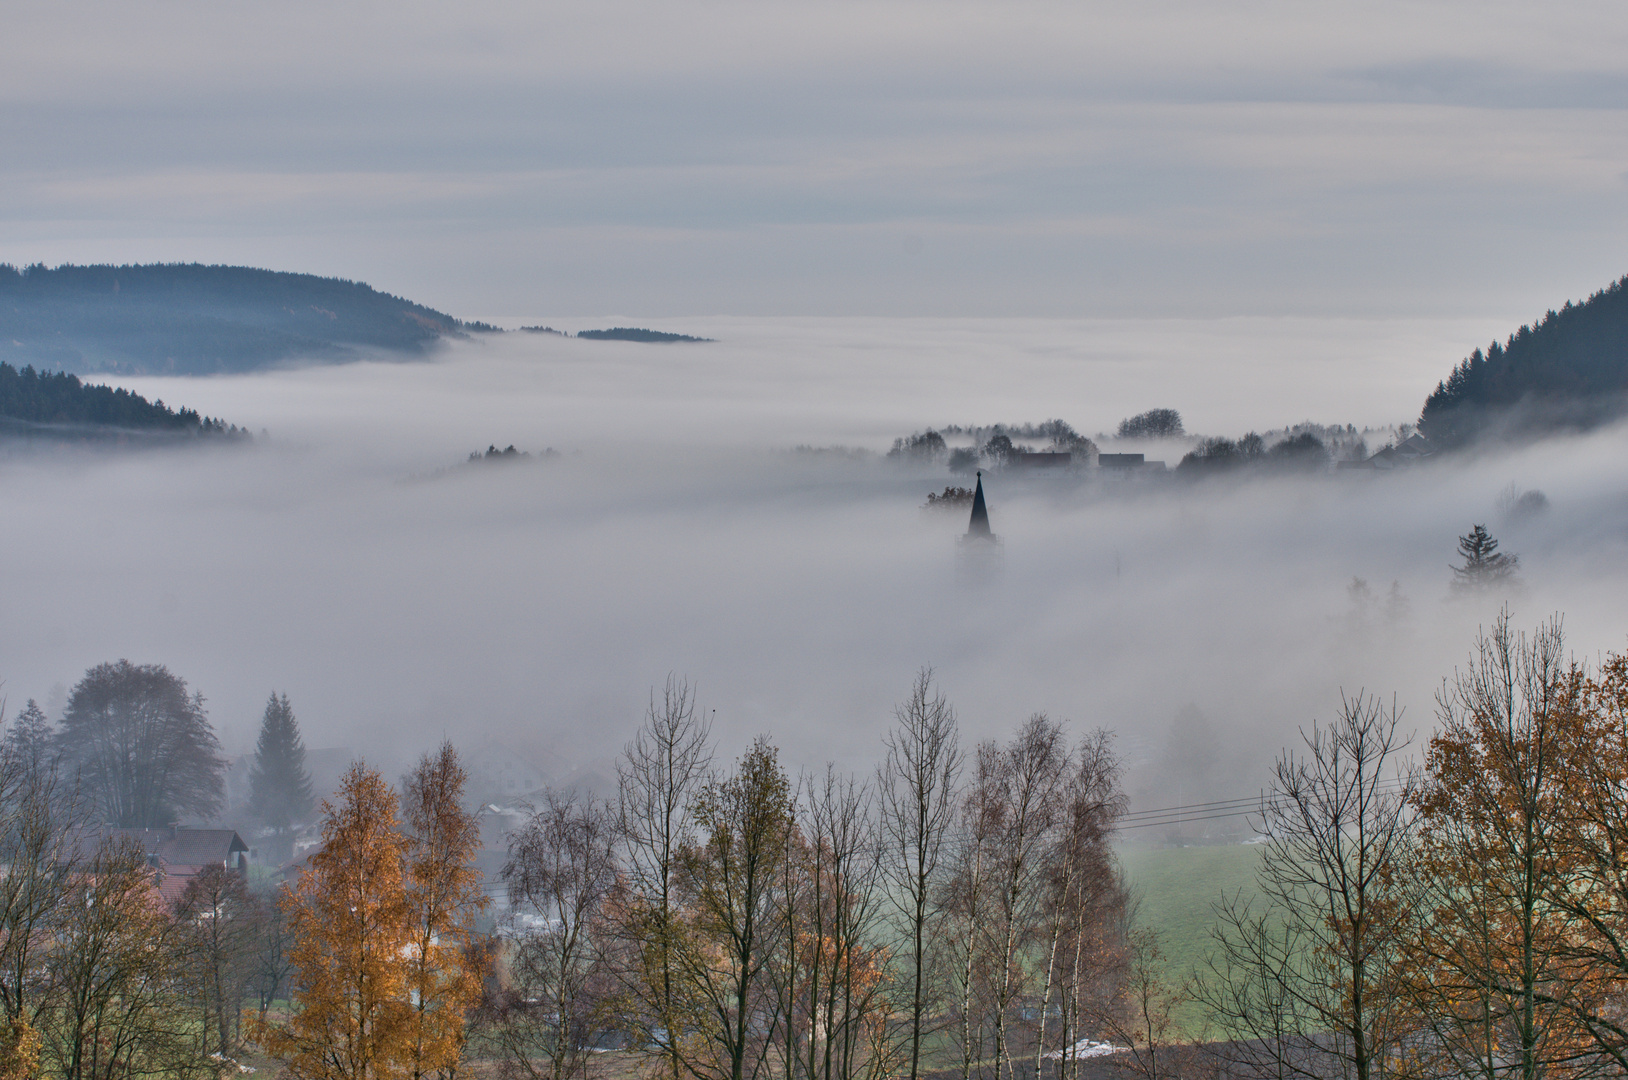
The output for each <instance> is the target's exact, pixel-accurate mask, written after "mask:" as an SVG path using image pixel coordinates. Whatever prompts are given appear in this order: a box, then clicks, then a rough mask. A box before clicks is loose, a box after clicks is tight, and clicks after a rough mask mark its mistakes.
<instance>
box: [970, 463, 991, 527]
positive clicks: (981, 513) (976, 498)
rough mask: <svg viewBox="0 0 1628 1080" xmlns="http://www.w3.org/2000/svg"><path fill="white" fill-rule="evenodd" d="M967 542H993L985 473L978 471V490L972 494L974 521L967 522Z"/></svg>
mask: <svg viewBox="0 0 1628 1080" xmlns="http://www.w3.org/2000/svg"><path fill="white" fill-rule="evenodd" d="M965 539H967V540H993V539H995V534H994V533H992V532H990V531H989V507H987V506H985V505H984V473H983V470H982V469H980V470H978V488H977V490H976V491H974V492H973V493H972V520H971V521H969V522H967V535H966V537H965Z"/></svg>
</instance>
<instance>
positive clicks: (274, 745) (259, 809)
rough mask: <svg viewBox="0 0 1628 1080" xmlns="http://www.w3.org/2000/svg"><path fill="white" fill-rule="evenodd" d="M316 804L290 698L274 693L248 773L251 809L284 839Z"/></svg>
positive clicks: (267, 706) (303, 747)
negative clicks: (252, 766)
mask: <svg viewBox="0 0 1628 1080" xmlns="http://www.w3.org/2000/svg"><path fill="white" fill-rule="evenodd" d="M313 802H314V799H313V798H312V793H311V774H310V773H308V772H306V771H305V742H304V740H303V739H301V738H300V725H299V721H297V720H295V719H294V710H293V708H292V707H291V706H290V705H289V703H288V695H287V694H281V695H279V694H278V693H277V692H276V691H272V694H271V700H269V701H267V702H266V715H265V717H264V719H262V720H261V722H260V739H259V741H258V742H257V743H256V744H255V748H254V768H253V769H252V770H251V771H250V773H249V810H250V812H251V813H253V814H254V815H255V817H256V818H258V819H259V820H260V821H261V822H262V823H264V824H266V825H269V826H270V827H271V828H272V829H274V830H275V831H276V833H277V835H278V837H279V838H282V837H285V836H287V834H288V832H289V831H290V830H291V829H292V828H293V827H294V825H295V823H297V822H299V821H301V820H303V819H304V818H305V817H306V816H307V815H308V814H310V812H311V806H312V803H313Z"/></svg>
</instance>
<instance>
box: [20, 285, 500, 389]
mask: <svg viewBox="0 0 1628 1080" xmlns="http://www.w3.org/2000/svg"><path fill="white" fill-rule="evenodd" d="M490 329H493V328H492V327H488V326H485V325H484V324H481V323H465V322H461V321H459V320H458V319H455V318H453V317H452V316H450V315H445V314H442V313H441V312H439V311H436V310H434V309H432V308H427V307H424V306H422V305H420V304H414V303H412V302H411V301H408V300H403V299H401V298H400V297H398V296H391V295H389V294H388V293H381V292H379V291H377V290H375V289H373V288H371V287H370V286H367V285H364V284H362V283H360V282H355V281H344V280H341V279H339V278H323V277H317V276H315V275H313V274H290V273H281V272H278V271H273V270H255V269H251V268H249V267H243V266H202V265H199V264H197V263H186V264H182V263H174V264H163V265H150V266H71V265H64V266H58V267H56V268H55V269H51V268H47V267H45V266H42V265H35V266H29V267H26V268H25V269H23V270H18V269H16V268H15V267H13V266H9V265H5V264H0V360H9V361H11V362H12V363H13V364H16V365H23V364H33V365H36V366H38V367H42V368H55V369H61V370H63V371H69V372H78V373H80V374H85V373H90V372H97V371H108V372H126V373H133V374H136V373H149V374H184V375H201V374H209V373H214V372H237V371H250V370H253V369H256V368H262V367H266V366H269V365H273V364H277V363H280V362H284V361H293V360H315V361H327V362H333V361H340V360H349V359H355V358H357V357H359V356H362V355H365V354H366V353H368V352H370V351H374V350H384V351H388V352H393V353H398V354H408V355H418V354H422V353H424V352H425V351H427V350H428V349H430V348H431V347H432V346H433V345H434V344H435V343H436V342H437V341H439V340H440V339H441V338H443V337H459V336H463V335H464V334H466V333H469V332H472V331H485V330H490Z"/></svg>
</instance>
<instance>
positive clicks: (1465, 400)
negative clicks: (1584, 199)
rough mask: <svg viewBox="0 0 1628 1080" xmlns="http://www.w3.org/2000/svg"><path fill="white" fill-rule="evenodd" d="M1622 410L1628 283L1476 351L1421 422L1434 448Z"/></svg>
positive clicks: (1599, 419)
mask: <svg viewBox="0 0 1628 1080" xmlns="http://www.w3.org/2000/svg"><path fill="white" fill-rule="evenodd" d="M1625 405H1628V277H1624V278H1622V279H1621V280H1619V281H1617V282H1615V283H1614V284H1612V285H1610V286H1609V287H1607V288H1604V289H1601V290H1600V291H1599V292H1597V293H1595V294H1594V295H1593V296H1591V297H1589V298H1588V299H1587V300H1585V301H1583V302H1582V303H1581V304H1572V303H1570V302H1567V304H1566V305H1565V306H1564V307H1562V308H1561V309H1560V310H1559V311H1550V312H1549V313H1548V314H1546V315H1545V316H1544V317H1543V318H1542V319H1540V320H1538V321H1536V322H1534V323H1532V324H1531V325H1529V326H1523V327H1521V328H1520V329H1519V330H1517V331H1515V332H1514V333H1513V334H1511V335H1510V336H1509V339H1508V340H1507V341H1505V342H1503V343H1501V344H1500V343H1499V342H1496V341H1495V342H1493V343H1492V344H1491V345H1490V346H1489V347H1488V348H1487V350H1486V351H1485V352H1483V351H1482V350H1480V349H1476V350H1475V351H1474V352H1472V353H1471V354H1470V355H1469V356H1468V357H1467V358H1465V359H1464V360H1462V361H1460V362H1459V364H1458V366H1457V367H1455V368H1454V369H1453V373H1452V374H1451V375H1449V376H1448V377H1447V378H1446V379H1445V380H1443V381H1442V382H1440V383H1438V384H1437V385H1436V389H1435V392H1434V393H1432V394H1431V395H1430V397H1429V398H1428V399H1426V401H1425V404H1424V412H1423V413H1422V414H1421V415H1420V417H1419V430H1420V432H1421V433H1422V434H1423V435H1424V436H1425V437H1426V438H1428V439H1430V440H1431V441H1432V442H1434V443H1436V444H1437V445H1439V446H1445V447H1452V446H1463V445H1466V444H1468V443H1472V442H1475V441H1476V440H1478V439H1480V438H1483V437H1486V436H1489V435H1495V434H1526V435H1540V434H1544V433H1546V432H1552V431H1558V430H1564V429H1568V428H1587V427H1592V426H1594V425H1596V424H1600V423H1604V422H1606V421H1609V420H1612V419H1615V418H1616V417H1619V416H1621V415H1622V414H1623V413H1624V411H1625Z"/></svg>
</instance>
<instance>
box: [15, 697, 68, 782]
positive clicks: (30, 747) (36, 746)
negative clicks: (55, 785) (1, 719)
mask: <svg viewBox="0 0 1628 1080" xmlns="http://www.w3.org/2000/svg"><path fill="white" fill-rule="evenodd" d="M55 737H56V732H55V730H54V729H53V728H52V727H51V721H50V720H49V719H47V718H46V715H45V711H44V710H43V709H41V708H40V707H39V705H38V704H37V703H36V702H35V701H34V699H33V698H29V699H28V704H27V705H25V706H23V708H22V711H20V712H19V713H18V714H17V719H15V720H13V721H12V722H11V727H9V728H7V729H6V737H5V740H4V744H3V745H4V753H6V754H8V755H10V756H11V757H12V759H13V760H15V761H19V762H22V763H23V764H25V765H26V766H28V767H29V768H31V769H37V768H39V767H40V766H41V765H43V764H46V763H48V762H50V761H51V759H52V756H53V755H52V750H51V744H52V742H53V741H54V740H55Z"/></svg>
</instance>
